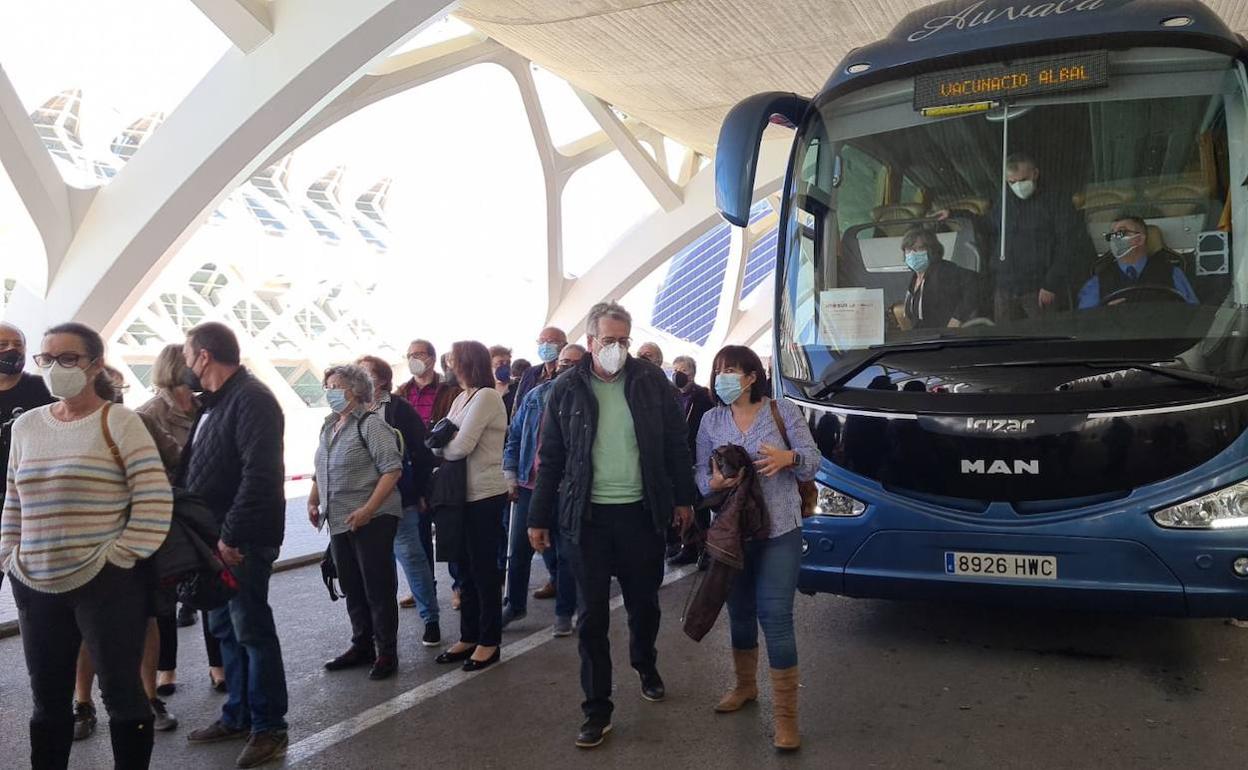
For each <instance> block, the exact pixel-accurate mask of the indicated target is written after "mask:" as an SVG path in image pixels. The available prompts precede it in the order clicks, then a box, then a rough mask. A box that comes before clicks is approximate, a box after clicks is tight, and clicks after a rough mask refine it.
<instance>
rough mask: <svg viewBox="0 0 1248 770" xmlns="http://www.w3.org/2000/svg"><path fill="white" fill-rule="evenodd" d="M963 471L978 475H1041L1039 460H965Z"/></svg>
mask: <svg viewBox="0 0 1248 770" xmlns="http://www.w3.org/2000/svg"><path fill="white" fill-rule="evenodd" d="M962 472H963V473H965V474H974V475H978V476H1039V475H1040V461H1039V460H1015V461H1014V462H1013V464H1011V463H1010V462H1009V461H1008V460H993V461H992V462H991V463H989V462H988V461H987V460H963V461H962Z"/></svg>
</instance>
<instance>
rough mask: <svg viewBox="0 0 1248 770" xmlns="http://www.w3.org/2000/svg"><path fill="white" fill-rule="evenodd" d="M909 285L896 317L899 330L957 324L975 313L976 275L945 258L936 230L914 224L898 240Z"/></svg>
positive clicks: (967, 319)
mask: <svg viewBox="0 0 1248 770" xmlns="http://www.w3.org/2000/svg"><path fill="white" fill-rule="evenodd" d="M901 252H902V255H903V256H904V258H905V260H906V267H908V268H910V271H911V272H912V273H913V275H911V276H910V286H909V287H908V288H907V289H906V300H905V303H904V305H903V307H902V308H901V309H900V310H901V313H904V316H902V315H901V313H899V316H900V317H899V318H898V320H899V321H900V322H901V327H902V328H903V329H938V328H944V327H957V326H961V325H962V324H964V323H966V322H967V321H969V320H970V319H972V318H975V317H976V316H978V315H979V294H980V291H979V276H978V275H976V274H975V273H974V272H972V271H970V270H967V269H966V268H964V267H961V266H959V265H955V264H953V263H952V262H946V261H945V247H944V246H943V245H942V244H941V242H940V239H939V238H937V237H936V233H935V232H933V231H932V230H929V229H927V228H924V227H914V228H911V229H910V230H909V231H907V232H906V234H905V236H904V237H903V238H902V239H901Z"/></svg>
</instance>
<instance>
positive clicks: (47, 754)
mask: <svg viewBox="0 0 1248 770" xmlns="http://www.w3.org/2000/svg"><path fill="white" fill-rule="evenodd" d="M35 364H36V365H37V366H38V367H39V368H40V370H41V373H42V375H43V379H44V382H45V383H46V384H47V385H48V390H49V391H51V393H52V395H53V396H56V397H57V398H59V399H61V400H60V402H59V403H56V404H52V405H49V406H45V407H40V408H38V409H34V410H31V411H29V412H27V413H25V414H23V415H22V416H21V418H19V419H18V420H17V422H15V423H14V424H13V434H12V446H11V456H10V458H9V468H8V478H7V492H6V494H5V501H4V511H3V514H2V515H0V569H3V570H4V571H6V572H8V574H9V576H10V577H11V578H12V580H13V582H12V587H13V599H14V601H15V603H16V604H17V607H18V611H19V622H20V625H21V635H22V647H23V649H24V651H25V655H26V668H27V669H28V671H29V672H30V686H31V694H32V696H33V699H34V714H33V716H32V717H31V720H30V751H31V755H30V761H31V766H32V767H34V768H36V769H37V770H40V769H42V768H64V767H66V766H67V765H68V763H69V754H70V748H71V746H72V744H73V737H74V712H73V709H72V699H73V692H74V676H75V660H76V658H77V657H78V649H79V645H80V643H82V642H85V643H86V647H87V649H88V651H89V652H90V656H91V659H92V660H93V661H94V662H95V664H96V668H97V670H98V672H99V680H100V689H101V690H103V694H104V704H105V706H106V708H107V709H108V715H109V725H108V728H109V733H110V736H111V738H112V748H113V761H114V763H115V764H116V766H117V767H125V768H146V767H147V766H148V764H149V763H150V761H151V755H152V710H151V706H150V705H149V703H148V698H147V695H146V693H144V691H143V683H142V681H141V680H140V677H139V665H140V661H141V660H142V658H143V643H144V635H145V633H146V630H147V612H148V587H147V585H146V581H145V579H144V576H143V575H142V574H140V570H139V569H137V568H136V565H137V564H138V563H139V562H141V561H142V560H143V559H146V558H148V557H149V556H151V555H152V554H153V553H155V552H156V550H157V549H158V548H159V547H160V545H161V543H162V542H164V539H165V535H166V533H167V532H168V530H169V521H170V516H171V512H172V506H173V494H172V491H171V490H170V487H169V480H168V478H166V476H165V472H164V468H163V467H162V465H161V462H160V455H159V454H158V453H157V451H156V445H155V444H154V443H153V441H152V437H151V436H150V435H148V432H147V429H146V428H145V427H144V425H143V422H142V420H140V419H139V417H138V416H136V415H135V414H134V413H133V412H131V411H130V410H128V409H126V408H125V407H124V406H120V405H115V404H112V403H110V402H109V401H108V400H107V398H106V394H107V395H111V391H112V386H111V384H110V383H109V382H108V381H107V379H106V375H105V374H104V341H103V340H102V339H101V338H100V335H99V334H97V333H96V332H95V331H93V330H92V329H90V328H88V327H86V326H83V325H82V324H76V323H67V324H61V325H59V326H55V327H53V328H52V329H49V330H48V333H47V334H46V335H45V336H44V338H43V344H42V351H41V352H40V354H39V355H37V356H35ZM110 444H112V445H114V447H115V450H114V449H111V448H110ZM84 507H85V508H86V509H89V511H90V514H91V515H90V516H83V515H82V514H83V511H84Z"/></svg>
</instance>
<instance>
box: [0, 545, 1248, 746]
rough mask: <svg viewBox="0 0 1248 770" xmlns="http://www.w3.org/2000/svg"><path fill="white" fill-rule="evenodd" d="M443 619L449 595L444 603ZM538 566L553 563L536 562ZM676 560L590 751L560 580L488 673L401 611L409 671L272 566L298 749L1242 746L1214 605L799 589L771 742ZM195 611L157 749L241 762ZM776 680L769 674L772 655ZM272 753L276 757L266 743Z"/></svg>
mask: <svg viewBox="0 0 1248 770" xmlns="http://www.w3.org/2000/svg"><path fill="white" fill-rule="evenodd" d="M440 573H441V579H440V584H439V590H440V593H441V597H442V599H443V605H444V606H443V608H442V612H443V626H442V627H443V631H444V635H445V638H446V639H447V640H448V642H449V641H450V640H453V639H454V638H455V628H456V623H457V613H455V612H453V611H451V610H450V608H449V606H446V605H447V603H448V602H449V593H448V592H449V582H448V581H447V580H446V575H445V572H444V571H442V570H440ZM533 573H534V578H533V582H534V587H536V585H538V584H539V583H540V582H541V581H543V580H544V579H545V570H544V569H543V567H542V566H541V565H540V562H538V563H535V565H534V569H533ZM678 577H679V576H677V575H670V576H669V578H671V579H673V582H671V583H670V585H667V586H666V587H665V588H664V589H663V591H662V594H661V597H662V604H663V608H664V612H665V616H664V622H663V629H662V633H661V636H660V642H659V652H660V667H661V670H662V672H663V675H664V677H665V679H666V680H667V685H668V693H669V695H668V699H667V701H666V702H664V703H659V704H652V703H648V702H645V701H643V700H642V699H641V696H640V693H639V689H638V685H637V679H636V676H635V675H634V674H633V673H632V672H631V671H630V670H628V668H627V629H626V626H625V623H624V620H625V617H624V613H623V610H621V609H617V610H616V611H615V612H614V613H613V615H612V639H613V649H614V656H615V660H616V662H617V669H616V673H617V676H616V687H617V694H616V704H617V708H616V714H615V729H614V731H613V733H612V734H611V735H610V736H609V737H608V739H607V742H606V744H604V745H603V746H602V747H601V748H599V749H596V750H594V751H592V752H585V751H581V750H577V749H576V748H575V747H574V746H573V744H572V742H573V738H574V737H575V733H576V729H577V726H578V724H579V721H580V715H579V708H578V704H579V700H580V693H579V687H578V675H577V672H578V662H577V661H578V659H577V652H576V640H575V638H570V639H553V638H552V637H551V636H550V629H549V624H550V623H551V622H552V621H553V608H552V606H551V603H550V602H539V601H536V600H533V601H531V603H530V613H529V616H528V617H527V618H525V619H524V620H522V621H519V622H518V623H516V624H515V625H514V626H513V627H511V628H509V629H508V630H507V632H506V633H505V636H504V644H505V645H506V646H505V647H504V649H503V662H502V663H501V664H500V665H497V666H494V667H493V668H490V669H487V670H486V671H484V672H481V673H477V674H464V673H462V672H459V671H458V670H453V669H450V668H448V667H443V666H438V665H437V664H435V663H434V662H433V658H434V656H435V655H436V653H437V652H438V650H436V649H427V648H424V647H421V646H420V645H419V636H420V633H421V630H422V626H421V624H420V623H419V622H418V621H417V618H416V613H415V611H414V610H403V611H402V613H401V647H400V650H401V652H400V654H401V661H400V674H399V676H397V677H396V678H394V679H392V680H389V681H386V682H370V681H368V680H367V679H366V678H365V672H364V671H358V670H357V671H345V672H337V673H327V672H325V671H324V670H323V669H322V668H321V664H322V662H323V661H324V660H326V659H327V658H329V657H332V656H333V655H335V654H337V653H338V652H341V651H342V650H343V649H345V648H346V645H347V642H348V624H347V619H346V612H345V608H344V607H343V605H342V602H337V603H331V602H330V601H329V598H328V595H327V594H326V593H325V589H324V587H323V586H322V585H321V583H320V579H319V573H318V571H317V570H316V568H315V567H309V568H303V569H297V570H291V571H288V572H285V573H281V574H279V575H277V576H275V577H274V580H273V587H272V598H273V605H274V607H275V610H276V615H277V622H278V626H279V629H280V630H281V637H282V643H283V646H284V650H285V657H286V661H287V673H288V680H289V687H290V694H291V712H290V722H291V731H290V735H291V755H290V757H289V758H288V759H287V764H291V765H295V766H299V767H309V768H344V767H350V768H355V767H361V768H363V767H369V768H400V767H402V768H460V767H466V768H477V767H480V768H509V769H510V768H530V767H531V768H542V769H543V770H545V769H546V768H550V767H585V766H591V765H592V766H601V767H613V768H617V767H618V768H653V767H673V768H676V767H696V768H701V767H708V768H709V767H714V768H760V767H819V768H825V767H845V768H873V767H880V768H914V767H953V768H964V767H965V768H981V767H982V768H1001V767H1028V768H1034V767H1046V768H1088V767H1108V768H1117V767H1124V768H1125V767H1132V768H1134V767H1174V768H1180V767H1181V768H1191V767H1201V766H1205V767H1211V766H1234V765H1237V764H1239V763H1240V762H1242V758H1243V757H1244V756H1245V752H1246V751H1248V727H1246V726H1245V725H1246V724H1248V702H1246V701H1245V699H1244V698H1243V697H1242V691H1243V684H1242V683H1243V682H1244V681H1245V678H1246V677H1248V631H1243V630H1240V629H1237V628H1232V627H1230V626H1227V625H1226V624H1224V623H1223V622H1222V621H1219V620H1196V621H1190V620H1176V619H1155V618H1140V617H1123V616H1116V615H1088V614H1067V613H1054V612H1030V611H1027V610H1024V609H1001V608H983V607H977V606H971V605H948V604H933V603H905V602H885V601H866V600H851V599H843V598H836V597H829V596H817V597H798V602H797V633H798V646H799V654H800V656H801V670H802V680H803V687H802V691H801V724H802V731H803V739H804V746H803V748H802V750H801V751H800V752H798V753H797V754H795V755H789V756H779V755H777V754H775V753H774V752H773V751H772V749H771V745H770V729H771V726H770V718H769V713H770V698H769V696H768V695H766V688H764V692H765V694H764V697H763V698H762V700H761V702H760V703H759V704H757V705H755V706H750V707H747V709H746V710H744V711H743V712H740V713H737V714H733V715H716V714H714V713H712V711H711V706H712V705H713V704H714V703H715V701H716V699H717V698H718V696H719V695H720V693H721V691H722V689H723V688H724V687H725V686H726V685H727V684H728V682H729V677H730V657H729V652H728V642H727V629H726V622H725V621H726V618H722V617H721V619H720V622H719V624H718V625H717V626H716V628H715V629H714V630H713V631H712V632H711V634H710V635H709V636H708V637H707V638H706V639H705V640H704V641H703V642H702V643H701V644H695V643H693V642H692V641H690V640H688V639H687V638H685V637H684V635H683V634H682V632H681V631H680V628H679V614H680V611H681V608H682V607H683V606H684V602H685V600H686V598H687V596H688V592H689V589H690V588H691V586H692V580H691V579H690V578H688V577H685V578H683V579H676V578H678ZM199 633H200V632H199V628H198V627H195V628H189V629H182V631H181V641H182V648H181V652H180V659H181V666H180V670H179V676H180V679H181V682H182V685H181V687H180V689H179V691H178V692H177V694H175V695H174V696H172V697H171V698H169V699H168V702H169V708H170V710H171V711H173V712H174V713H176V714H178V715H179V716H180V717H182V719H183V726H182V727H181V728H179V730H178V731H176V732H174V733H169V734H160V735H158V736H157V745H156V753H155V758H154V761H153V767H157V768H174V767H177V768H200V767H203V768H216V767H230V766H232V760H233V757H234V756H235V754H236V752H237V751H238V750H239V746H238V745H236V744H225V745H216V746H209V747H190V746H188V745H187V744H186V742H185V735H186V733H187V732H188V731H189V729H191V728H193V727H195V726H199V725H202V724H206V723H207V722H209V721H211V720H212V719H213V718H214V717H215V716H216V711H217V709H218V708H219V705H220V702H221V698H222V696H220V695H216V694H213V693H211V692H210V691H209V689H208V686H207V674H206V672H205V671H204V664H203V657H202V656H203V648H202V640H200V638H199ZM21 655H22V653H21V647H20V641H19V640H18V639H16V638H14V639H7V640H3V641H0V703H3V704H4V708H3V709H0V752H3V753H2V754H0V756H5V757H10V758H14V762H12V763H5V764H6V765H7V766H12V767H18V766H21V762H20V761H18V760H17V759H16V758H21V757H25V756H26V726H25V723H26V719H27V716H28V709H29V700H28V698H29V695H28V687H27V684H26V682H25V679H24V677H25V671H24V666H23V664H22V657H21ZM763 681H764V682H765V681H766V680H765V675H764V679H763ZM107 752H108V739H107V735H106V731H105V729H104V725H103V723H101V732H100V733H98V734H97V735H96V736H94V737H93V738H91V739H89V740H88V741H85V742H83V743H80V744H77V745H76V746H75V750H74V755H73V758H72V761H71V767H73V768H99V767H106V766H108V763H109V761H108V753H107ZM274 766H279V765H274Z"/></svg>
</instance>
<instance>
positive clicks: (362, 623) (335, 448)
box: [308, 364, 403, 679]
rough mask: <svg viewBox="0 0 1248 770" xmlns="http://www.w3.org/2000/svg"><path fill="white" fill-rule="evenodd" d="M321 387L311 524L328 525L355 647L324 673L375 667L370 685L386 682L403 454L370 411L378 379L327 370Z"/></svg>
mask: <svg viewBox="0 0 1248 770" xmlns="http://www.w3.org/2000/svg"><path fill="white" fill-rule="evenodd" d="M324 385H325V399H326V400H327V401H328V402H329V408H330V409H331V410H332V413H331V414H330V415H329V416H328V417H326V418H325V424H324V425H323V426H321V440H320V444H319V446H318V447H317V450H316V479H315V481H313V483H312V492H311V494H309V495H308V521H310V522H311V523H312V526H314V527H316V528H317V529H319V528H320V527H321V526H322V525H324V524H328V525H329V534H330V551H331V553H332V555H333V558H334V566H335V567H336V568H337V571H338V582H339V583H340V584H341V585H342V592H343V594H345V595H346V599H347V615H348V616H350V618H351V647H350V648H349V649H348V650H347V651H346V652H344V653H343V654H341V655H339V656H338V657H336V658H334V659H333V660H330V661H327V662H326V663H325V668H326V669H327V670H329V671H338V670H340V669H345V668H352V667H355V666H365V665H371V668H370V670H369V672H368V678H369V679H386V678H389V677H390V676H393V675H394V672H395V671H396V670H397V668H398V632H399V605H398V601H397V600H396V598H395V591H396V590H398V578H397V575H396V573H395V567H394V534H395V532H396V531H397V529H398V525H399V518H400V517H401V516H402V515H403V507H402V504H401V503H400V501H399V494H398V491H397V490H395V485H396V484H397V483H398V481H399V476H401V475H402V473H403V459H402V454H401V451H400V445H399V440H398V438H397V436H396V435H395V433H394V431H393V430H391V428H390V426H388V425H386V422H385V420H383V419H382V418H381V417H379V416H378V415H377V414H375V413H374V412H371V411H369V409H368V407H369V405H370V404H371V403H372V400H373V378H372V376H371V375H370V374H369V373H368V370H367V369H365V368H364V367H362V366H355V365H351V364H346V365H342V366H333V367H330V368H329V369H327V370H325V379H324ZM322 502H324V506H323V509H322Z"/></svg>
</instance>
